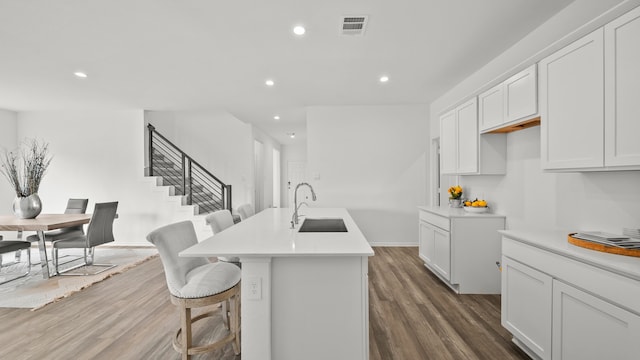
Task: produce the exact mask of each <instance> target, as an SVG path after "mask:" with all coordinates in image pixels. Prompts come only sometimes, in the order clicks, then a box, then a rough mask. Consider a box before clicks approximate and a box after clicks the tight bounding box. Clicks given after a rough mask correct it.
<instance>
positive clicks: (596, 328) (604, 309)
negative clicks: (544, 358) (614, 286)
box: [552, 280, 640, 360]
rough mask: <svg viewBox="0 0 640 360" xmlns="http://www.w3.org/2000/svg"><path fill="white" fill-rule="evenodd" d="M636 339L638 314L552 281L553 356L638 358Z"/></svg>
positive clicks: (639, 337) (639, 349)
mask: <svg viewBox="0 0 640 360" xmlns="http://www.w3.org/2000/svg"><path fill="white" fill-rule="evenodd" d="M638 301H640V299H638ZM639 341H640V316H638V315H635V314H633V313H631V312H629V311H626V310H624V309H622V308H621V307H619V306H616V305H613V304H611V303H609V302H607V301H605V300H602V299H600V298H598V297H596V296H593V295H591V294H589V293H587V292H585V291H581V290H579V289H577V288H575V287H573V286H570V285H567V284H565V283H563V282H562V281H558V280H554V281H553V357H552V358H553V359H562V360H570V359H620V360H625V359H629V360H631V359H640V345H639Z"/></svg>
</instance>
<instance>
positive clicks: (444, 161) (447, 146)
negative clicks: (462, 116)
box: [440, 109, 458, 174]
mask: <svg viewBox="0 0 640 360" xmlns="http://www.w3.org/2000/svg"><path fill="white" fill-rule="evenodd" d="M456 114H457V113H456V110H455V109H454V110H451V111H449V112H448V113H446V114H444V115H442V116H440V172H441V173H442V174H455V173H457V171H458V120H457V117H456Z"/></svg>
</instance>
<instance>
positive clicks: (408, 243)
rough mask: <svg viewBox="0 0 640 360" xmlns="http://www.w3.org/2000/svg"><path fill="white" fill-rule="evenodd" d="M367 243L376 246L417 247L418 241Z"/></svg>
mask: <svg viewBox="0 0 640 360" xmlns="http://www.w3.org/2000/svg"><path fill="white" fill-rule="evenodd" d="M369 245H371V246H378V247H418V243H415V242H370V243H369Z"/></svg>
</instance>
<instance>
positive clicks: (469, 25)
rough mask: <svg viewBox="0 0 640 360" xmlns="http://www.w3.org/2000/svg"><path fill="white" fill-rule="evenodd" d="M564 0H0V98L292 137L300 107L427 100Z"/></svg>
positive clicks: (8, 104)
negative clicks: (230, 122) (299, 29)
mask: <svg viewBox="0 0 640 360" xmlns="http://www.w3.org/2000/svg"><path fill="white" fill-rule="evenodd" d="M571 1H572V0H394V1H384V0H322V1H302V0H270V1H243V0H236V1H215V0H58V1H51V0H19V1H18V0H0V108H3V109H8V110H14V111H28V110H57V109H146V110H185V109H216V110H219V109H223V110H226V111H228V112H230V113H232V114H233V115H235V116H236V117H237V118H239V119H240V120H243V121H245V122H248V123H252V124H254V125H256V126H257V127H259V128H261V129H262V130H264V131H265V132H267V133H268V134H270V135H272V136H273V137H274V138H276V139H277V140H278V141H280V142H281V143H283V144H290V143H292V142H297V141H304V139H305V136H304V133H305V128H306V125H305V107H306V106H313V105H376V104H385V105H391V104H428V103H430V102H431V101H432V100H434V99H435V98H437V97H438V96H440V95H441V94H442V93H443V92H445V91H446V90H448V89H450V88H451V87H452V86H453V85H455V84H456V83H458V82H459V81H461V80H462V79H464V78H465V77H467V76H468V75H470V74H471V73H473V72H474V71H475V70H477V69H478V68H480V67H481V66H482V65H484V64H486V63H487V62H488V61H489V60H491V59H493V58H494V57H496V56H497V55H498V54H500V53H501V52H503V51H504V50H506V49H507V48H508V47H509V46H511V45H513V44H514V43H515V42H517V41H518V40H519V39H521V38H522V37H523V36H525V35H526V34H527V33H529V32H530V31H531V30H533V29H534V28H536V27H537V26H538V25H540V24H541V23H543V22H544V21H545V20H546V19H548V18H549V17H551V16H552V15H553V14H555V13H556V12H558V11H559V10H561V9H562V8H564V7H565V6H566V5H568V4H569V3H570V2H571ZM344 15H368V16H369V22H368V26H367V29H366V32H365V34H364V36H343V35H341V31H340V24H341V20H342V16H344ZM296 24H304V25H305V27H306V28H307V33H306V34H305V35H304V36H303V37H297V36H295V35H294V34H293V33H292V28H293V26H294V25H296ZM79 70H81V71H85V72H86V73H87V74H88V75H89V77H88V78H86V79H78V78H76V77H74V76H73V72H75V71H79ZM382 74H387V75H388V76H389V77H390V81H389V82H388V83H386V84H381V83H379V82H378V78H379V77H380V75H382ZM267 78H272V79H274V80H275V82H276V85H275V86H274V87H272V88H269V87H267V86H265V85H264V81H265V80H266V79H267ZM275 114H279V115H280V116H281V120H279V121H275V120H273V116H274V115H275ZM288 132H296V134H297V135H298V136H297V138H296V139H295V140H291V139H289V138H288V137H287V136H286V133H288Z"/></svg>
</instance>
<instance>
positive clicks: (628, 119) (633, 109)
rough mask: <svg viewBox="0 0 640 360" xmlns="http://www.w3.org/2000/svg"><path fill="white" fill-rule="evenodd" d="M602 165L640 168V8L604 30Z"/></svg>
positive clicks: (613, 22) (608, 25)
mask: <svg viewBox="0 0 640 360" xmlns="http://www.w3.org/2000/svg"><path fill="white" fill-rule="evenodd" d="M604 46H605V101H604V107H605V129H604V133H605V140H604V146H605V166H636V167H638V166H640V8H636V9H635V10H633V11H631V12H629V13H627V14H625V15H623V16H621V17H619V18H618V19H616V20H614V21H612V22H611V23H609V24H607V25H606V26H605V28H604Z"/></svg>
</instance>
